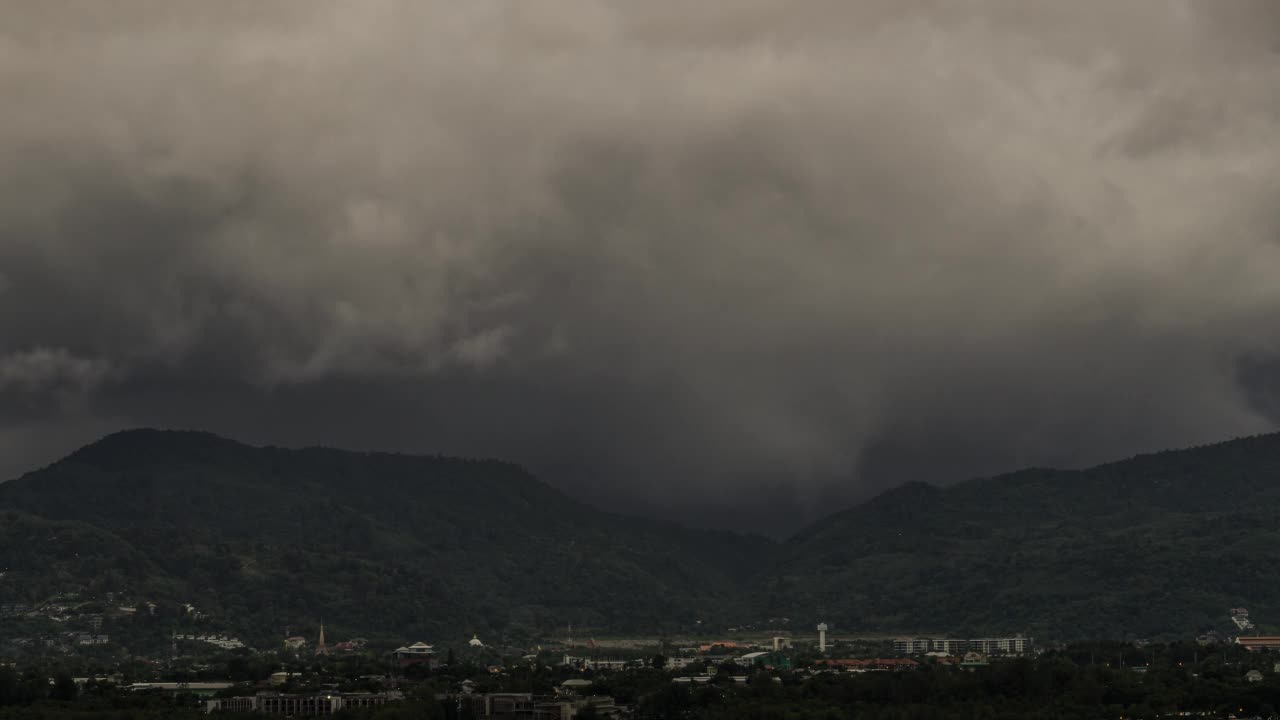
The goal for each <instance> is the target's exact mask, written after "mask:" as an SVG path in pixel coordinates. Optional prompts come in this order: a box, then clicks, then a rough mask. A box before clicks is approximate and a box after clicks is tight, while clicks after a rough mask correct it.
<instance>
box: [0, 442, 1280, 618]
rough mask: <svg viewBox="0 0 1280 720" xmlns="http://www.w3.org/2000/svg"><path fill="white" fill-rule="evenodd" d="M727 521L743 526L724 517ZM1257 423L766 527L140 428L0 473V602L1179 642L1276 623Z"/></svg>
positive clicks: (402, 459) (528, 481) (502, 478)
mask: <svg viewBox="0 0 1280 720" xmlns="http://www.w3.org/2000/svg"><path fill="white" fill-rule="evenodd" d="M744 529H747V530H749V529H750V528H744ZM1277 543H1280V434H1278V435H1266V436H1258V437H1252V438H1246V439H1241V440H1234V441H1231V442H1226V443H1221V444H1217V445H1211V446H1206V447H1200V448H1194V449H1190V450H1183V451H1176V452H1165V453H1160V454H1156V455H1149V456H1142V457H1137V458H1134V459H1131V460H1126V461H1123V462H1116V463H1111V464H1107V465H1102V466H1099V467H1096V468H1092V469H1089V470H1085V471H1055V470H1024V471H1020V472H1016V473H1012V474H1008V475H1001V476H997V477H992V478H987V479H980V480H971V481H967V482H962V483H958V484H956V485H954V486H952V487H947V488H938V487H934V486H931V485H927V484H924V483H910V484H907V485H903V486H901V487H899V488H896V489H893V490H890V491H888V492H886V493H884V494H882V495H880V496H878V497H876V498H874V499H873V500H871V501H869V502H866V503H864V504H861V505H858V506H857V507H854V508H851V509H848V510H844V511H841V512H836V513H834V514H832V515H830V516H828V517H826V518H824V519H822V520H821V521H819V522H817V523H815V524H813V525H812V526H810V527H808V528H806V529H805V530H803V531H802V532H800V533H798V534H797V535H795V536H794V537H792V538H790V539H788V540H787V541H785V542H782V543H775V542H773V541H770V540H767V539H764V538H761V537H756V536H751V535H745V534H732V533H722V532H707V531H701V530H686V529H683V528H679V527H676V526H672V525H670V524H661V523H656V522H654V521H651V520H645V519H640V518H629V517H625V516H620V515H613V514H608V513H603V512H600V511H597V510H594V509H592V508H591V507H589V506H587V505H584V504H582V503H580V502H578V501H576V500H574V499H571V498H569V497H567V496H565V495H564V494H562V493H560V492H558V491H556V490H554V489H552V488H551V487H550V486H548V485H547V484H545V483H543V482H542V481H540V480H538V479H536V478H534V477H532V476H531V475H529V474H528V473H527V472H525V471H524V470H522V469H521V468H519V467H517V466H515V465H511V464H508V463H503V462H497V461H491V460H463V459H448V458H433V457H413V456H405V455H391V454H378V453H355V452H348V451H340V450H332V449H321V448H313V449H307V450H283V449H279V448H254V447H250V446H246V445H243V444H240V443H237V442H234V441H230V440H226V439H223V438H219V437H217V436H214V435H210V434H207V433H189V432H160V431H154V430H138V431H131V432H125V433H119V434H115V435H112V436H109V437H107V438H104V439H103V440H101V441H99V442H97V443H94V444H92V445H89V446H87V447H85V448H83V449H81V450H79V451H77V452H75V453H73V454H71V455H70V456H68V457H67V458H64V459H63V460H61V461H59V462H57V463H55V464H53V465H51V466H49V467H46V468H43V469H41V470H37V471H35V472H32V473H29V474H27V475H25V476H23V477H22V478H20V479H17V480H14V481H11V482H8V483H5V484H3V485H0V567H3V568H5V569H6V572H7V575H6V577H5V582H3V583H0V602H15V601H19V602H27V603H31V602H37V601H40V600H42V599H46V598H47V597H50V596H52V595H53V594H55V593H58V592H66V591H69V590H75V591H77V592H82V593H87V594H89V595H94V596H100V595H102V594H103V593H106V592H116V593H120V594H123V595H126V596H128V597H130V598H133V599H136V600H138V601H141V600H145V599H148V598H149V599H153V600H155V601H157V602H163V603H167V604H168V605H169V606H171V607H172V606H176V605H177V604H179V603H188V602H189V603H193V604H195V605H196V606H197V607H199V608H200V609H201V610H202V611H203V612H207V613H211V614H212V615H213V616H214V617H215V618H217V621H218V623H220V626H221V627H226V628H229V629H231V630H233V631H235V632H237V633H241V634H243V635H244V636H246V637H249V638H252V639H254V640H255V641H258V642H265V643H273V642H276V641H278V639H279V637H280V634H281V633H282V632H284V629H285V628H286V627H290V626H292V627H311V626H314V624H315V623H317V622H319V621H320V620H321V619H324V620H325V621H326V622H327V623H328V624H329V625H330V626H331V627H333V628H336V629H337V630H338V631H341V632H350V633H353V634H361V635H364V636H368V637H374V638H386V639H391V640H394V639H395V638H401V639H403V638H407V637H417V636H423V637H432V638H459V637H464V636H467V635H469V634H470V633H473V632H481V633H484V634H485V635H486V636H488V637H498V638H504V639H506V640H507V641H510V642H522V641H533V640H536V639H537V638H539V637H552V636H554V637H560V636H561V633H562V630H561V628H564V627H567V625H568V624H569V623H573V624H575V625H576V626H578V627H579V628H583V629H584V630H586V631H589V632H594V633H618V632H627V633H639V634H642V635H657V634H665V633H681V632H722V631H724V629H725V628H727V627H728V626H730V625H739V624H742V623H751V624H756V625H758V626H759V624H760V623H762V622H764V621H765V620H766V619H767V618H777V617H787V618H790V619H791V621H790V622H789V623H783V624H782V625H780V626H779V627H785V628H789V629H792V630H798V631H802V632H803V631H807V629H808V628H809V627H811V626H812V625H813V624H814V623H816V622H817V621H819V620H825V621H828V622H830V623H831V624H832V625H833V626H834V627H835V629H836V630H837V631H838V632H841V633H843V632H854V631H857V632H873V633H891V634H897V633H924V632H930V633H939V634H956V635H959V634H994V633H1008V634H1012V633H1015V632H1026V633H1029V634H1032V635H1034V636H1036V637H1040V638H1042V639H1072V638H1086V637H1087V638H1107V637H1111V638H1123V637H1160V636H1169V637H1181V638H1184V639H1185V638H1186V637H1188V636H1189V635H1193V634H1195V633H1199V632H1203V631H1205V630H1208V629H1213V628H1215V627H1219V626H1221V625H1223V624H1224V621H1225V619H1226V609H1227V608H1228V607H1235V606H1241V605H1243V606H1246V607H1249V608H1251V609H1252V610H1253V611H1254V615H1253V616H1254V618H1255V620H1256V621H1258V622H1259V624H1260V625H1261V627H1263V628H1264V629H1265V628H1269V627H1270V628H1274V627H1280V588H1277V586H1276V584H1275V583H1274V582H1273V580H1274V578H1275V577H1276V576H1277V573H1280V558H1277V556H1276V554H1275V553H1274V552H1272V548H1274V547H1275V546H1276V545H1277Z"/></svg>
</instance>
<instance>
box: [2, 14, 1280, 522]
mask: <svg viewBox="0 0 1280 720" xmlns="http://www.w3.org/2000/svg"><path fill="white" fill-rule="evenodd" d="M695 5H696V7H695ZM460 6H465V7H460ZM1277 28H1280V3H1276V2H1274V1H1273V0H1222V1H1220V2H1219V1H1214V0H1126V1H1124V2H1115V1H1114V0H1083V1H1081V0H1077V1H1074V2H1056V3H1050V2H1042V3H1035V4H1034V7H1032V4H1029V3H1027V2H1025V1H1024V0H990V1H988V2H974V3H953V2H933V1H929V0H920V1H912V0H859V1H857V2H847V1H839V2H837V1H835V0H815V1H813V2H805V3H799V4H798V3H795V2H790V1H788V0H735V1H733V2H713V3H696V4H695V3H689V2H680V1H677V0H646V1H645V2H624V1H621V0H601V1H596V0H591V1H585V0H547V1H540V2H533V3H528V2H488V1H486V0H477V1H475V2H465V3H456V2H402V1H399V0H361V1H359V2H336V1H335V2H328V1H325V0H320V1H314V2H311V1H308V2H289V1H284V2H270V3H263V2H257V1H256V0H218V1H215V2H187V3H174V2H168V1H166V0H119V1H114V2H109V3H108V2H73V3H59V2H26V3H22V2H14V3H6V4H5V5H4V7H3V8H0V101H3V106H4V108H5V111H4V112H3V113H0V158H3V162H0V477H9V476H13V475H16V474H18V473H19V472H22V471H23V470H25V469H27V468H30V467H35V466H37V465H40V464H44V463H47V462H51V461H53V460H55V459H56V458H58V457H61V456H63V455H65V454H66V453H68V452H70V451H71V450H72V449H74V448H75V447H77V446H80V445H82V444H84V443H86V442H89V441H91V440H93V439H94V438H96V437H99V436H101V435H103V434H106V433H107V432H110V431H112V430H115V429H118V428H121V427H132V426H140V425H144V426H158V427H196V428H205V429H210V430H213V431H216V432H219V433H221V434H225V435H228V436H234V437H237V438H243V439H245V440H247V441H251V442H256V443H277V444H282V445H285V446H290V447H304V446H309V445H328V446H335V447H347V448H354V449H360V450H398V451H404V452H414V453H426V454H434V453H443V454H447V455H451V456H484V457H489V456H498V457H503V458H508V459H510V460H512V461H516V462H519V463H521V464H522V465H523V466H526V467H529V468H530V469H531V471H533V472H536V473H537V474H538V475H539V476H541V477H545V478H548V480H549V481H550V482H553V483H554V484H555V485H556V487H557V488H559V489H561V490H564V491H566V492H569V493H572V494H573V496H574V497H578V498H583V499H589V500H590V501H592V502H594V503H597V504H600V505H601V506H603V507H607V508H611V509H621V508H626V509H628V510H633V511H639V512H644V513H646V514H648V515H654V516H661V517H681V518H684V519H685V520H686V521H689V522H696V523H697V524H699V525H705V526H715V525H733V524H735V523H737V522H739V521H740V519H742V518H750V519H751V524H752V525H756V526H759V525H763V524H764V523H766V522H767V523H769V524H771V525H772V526H773V527H774V528H775V529H780V530H787V531H790V530H794V529H795V528H798V527H799V526H801V525H802V524H803V523H804V522H806V521H809V520H813V519H816V518H817V517H819V516H821V515H822V514H823V513H825V512H826V511H827V510H828V509H829V508H831V507H833V506H843V505H845V504H848V503H849V502H851V501H853V500H857V499H862V498H866V497H870V496H872V495H874V494H875V493H876V492H877V491H879V490H881V489H884V488H888V487H892V486H896V485H898V484H900V483H902V482H904V481H907V480H926V481H930V482H951V481H954V480H956V479H960V478H966V477H974V476H980V475H989V474H992V473H995V472H999V471H1001V470H1003V469H1006V468H1011V467H1023V466H1027V465H1049V466H1056V467H1084V466H1088V465H1090V464H1093V463H1097V462H1101V461H1104V460H1106V459H1108V458H1112V457H1122V456H1126V455H1130V454H1133V453H1135V452H1140V451H1151V450H1156V449H1159V448H1163V447H1176V446H1185V445H1192V444H1196V443H1201V442H1207V441H1210V440H1212V439H1214V438H1218V437H1229V436H1235V435H1244V434H1251V433H1257V432H1263V431H1267V430H1269V429H1271V428H1273V427H1274V426H1275V424H1276V419H1277V417H1280V411H1278V409H1277V408H1278V407H1280V406H1278V405H1277V402H1276V398H1277V397H1280V393H1278V392H1277V390H1276V388H1277V387H1280V384H1277V378H1278V377H1280V372H1277V367H1280V361H1278V360H1277V358H1280V333H1277V331H1276V329H1275V328H1276V323H1275V322H1274V319H1275V317H1276V316H1277V313H1278V312H1280V290H1278V288H1280V284H1277V282H1276V278H1277V277H1280V243H1278V242H1277V240H1278V239H1280V214H1278V213H1276V212H1275V207H1276V200H1277V196H1278V194H1280V187H1278V186H1277V178H1278V177H1280V144H1278V143H1276V142H1275V139H1276V137H1278V136H1280V55H1277V53H1276V48H1277V45H1276V43H1277V37H1278V36H1280V35H1278V34H1277Z"/></svg>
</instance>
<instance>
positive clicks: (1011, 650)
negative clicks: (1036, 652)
mask: <svg viewBox="0 0 1280 720" xmlns="http://www.w3.org/2000/svg"><path fill="white" fill-rule="evenodd" d="M1031 643H1032V641H1031V638H1028V637H1024V636H1022V635H1014V636H1013V637H991V638H969V639H962V638H937V637H914V638H910V637H904V638H896V639H895V640H894V641H893V649H894V651H895V652H898V653H901V654H903V655H927V654H929V653H936V652H941V653H946V654H948V655H963V654H965V653H967V652H980V653H982V654H984V655H1025V654H1027V653H1028V652H1030V651H1031Z"/></svg>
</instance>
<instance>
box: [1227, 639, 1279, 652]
mask: <svg viewBox="0 0 1280 720" xmlns="http://www.w3.org/2000/svg"><path fill="white" fill-rule="evenodd" d="M1236 644H1237V645H1240V646H1242V647H1244V649H1246V650H1277V649H1280V637H1275V636H1265V635H1255V636H1252V637H1243V636H1242V637H1238V638H1236Z"/></svg>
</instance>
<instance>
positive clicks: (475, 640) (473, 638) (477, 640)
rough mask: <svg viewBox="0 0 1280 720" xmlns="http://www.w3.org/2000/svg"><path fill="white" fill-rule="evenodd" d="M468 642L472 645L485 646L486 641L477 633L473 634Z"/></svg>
mask: <svg viewBox="0 0 1280 720" xmlns="http://www.w3.org/2000/svg"><path fill="white" fill-rule="evenodd" d="M467 644H468V645H470V646H471V647H484V643H482V642H480V638H479V637H477V636H475V635H472V636H471V639H470V640H469V641H467Z"/></svg>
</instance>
